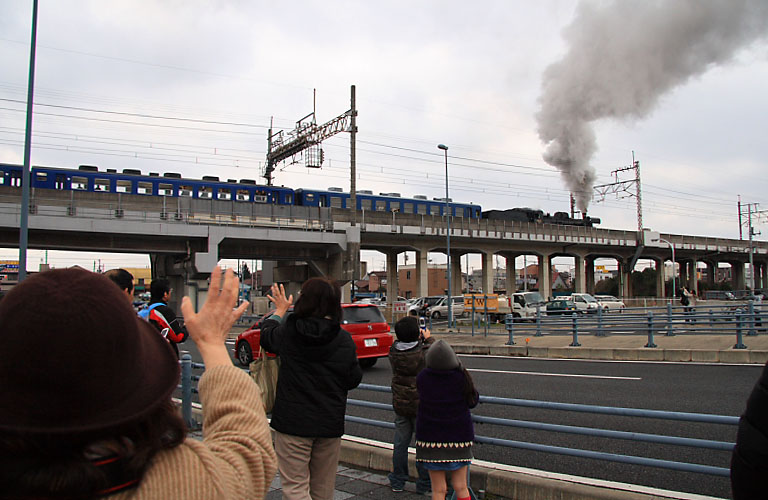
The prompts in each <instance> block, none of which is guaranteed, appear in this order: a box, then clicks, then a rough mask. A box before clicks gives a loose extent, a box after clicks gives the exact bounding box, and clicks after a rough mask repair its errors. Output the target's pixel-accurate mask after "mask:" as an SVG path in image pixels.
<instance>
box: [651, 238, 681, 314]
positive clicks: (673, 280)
mask: <svg viewBox="0 0 768 500" xmlns="http://www.w3.org/2000/svg"><path fill="white" fill-rule="evenodd" d="M651 241H662V242H664V243H666V244H667V245H669V248H671V249H672V301H673V302H674V300H675V290H676V289H675V245H673V244H672V242H671V241H667V240H665V239H664V238H657V239H654V240H651Z"/></svg>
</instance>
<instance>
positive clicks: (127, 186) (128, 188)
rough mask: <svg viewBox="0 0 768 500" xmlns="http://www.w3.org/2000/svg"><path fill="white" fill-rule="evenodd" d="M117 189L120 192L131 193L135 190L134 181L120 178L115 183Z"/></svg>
mask: <svg viewBox="0 0 768 500" xmlns="http://www.w3.org/2000/svg"><path fill="white" fill-rule="evenodd" d="M115 191H117V192H118V193H130V192H132V191H133V182H132V181H126V180H123V179H118V180H117V184H116V185H115Z"/></svg>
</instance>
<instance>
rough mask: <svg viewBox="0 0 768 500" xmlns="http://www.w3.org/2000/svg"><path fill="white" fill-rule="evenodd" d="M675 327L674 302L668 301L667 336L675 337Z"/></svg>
mask: <svg viewBox="0 0 768 500" xmlns="http://www.w3.org/2000/svg"><path fill="white" fill-rule="evenodd" d="M674 336H675V329H674V328H673V327H672V302H667V337H674Z"/></svg>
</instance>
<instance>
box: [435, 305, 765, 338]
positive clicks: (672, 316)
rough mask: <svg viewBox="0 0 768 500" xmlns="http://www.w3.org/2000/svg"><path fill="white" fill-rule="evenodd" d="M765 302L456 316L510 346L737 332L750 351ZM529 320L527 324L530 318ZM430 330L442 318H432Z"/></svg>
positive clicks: (762, 328) (458, 321)
mask: <svg viewBox="0 0 768 500" xmlns="http://www.w3.org/2000/svg"><path fill="white" fill-rule="evenodd" d="M761 309H762V306H761V304H759V303H756V302H755V301H749V302H735V303H734V304H730V305H706V306H702V307H693V306H688V307H686V306H673V305H672V303H671V302H670V303H667V305H666V307H650V308H625V309H621V310H619V311H605V310H603V309H597V310H596V311H595V312H594V313H589V314H585V313H573V314H571V315H566V314H559V315H556V316H555V315H547V314H546V312H545V310H544V309H543V308H540V309H538V310H537V314H536V316H535V317H534V318H527V319H522V318H519V317H514V316H513V315H512V314H507V315H505V317H504V322H503V324H502V325H501V326H502V327H503V329H499V328H494V325H493V321H492V320H491V318H492V316H493V315H494V314H493V312H492V311H487V310H486V311H483V310H480V311H478V312H477V313H476V311H474V309H473V311H472V312H471V314H470V318H468V319H465V320H462V319H456V320H455V325H454V326H458V327H459V331H461V327H462V323H464V325H465V326H466V325H470V326H471V330H470V332H467V333H471V335H472V336H474V335H476V332H475V327H476V326H483V327H484V331H483V332H482V333H483V335H485V336H487V335H494V334H496V335H499V334H506V335H507V337H508V341H507V345H514V344H515V335H516V334H517V335H526V336H533V337H540V336H542V335H545V333H544V332H546V335H570V336H572V337H573V341H572V343H571V344H570V345H571V346H572V347H579V346H580V345H581V344H580V343H579V340H578V339H579V334H592V335H595V336H597V337H604V336H607V335H622V334H635V335H636V334H638V333H640V334H643V335H647V336H648V343H647V344H646V345H645V347H648V348H655V347H657V345H656V343H655V342H654V336H655V335H659V334H661V335H666V336H675V335H678V334H685V335H696V334H699V335H704V334H718V335H734V336H735V337H736V343H735V344H734V346H733V347H734V348H735V349H746V348H747V346H746V345H745V344H744V337H745V336H747V337H751V336H756V335H758V333H759V332H766V331H768V323H764V321H768V318H763V316H764V315H763V313H762V310H761ZM526 321H527V322H526ZM429 322H430V323H429V326H430V329H431V328H434V327H435V326H438V325H440V324H441V323H442V324H445V325H447V320H446V321H443V322H438V321H433V320H432V319H431V318H430V320H429Z"/></svg>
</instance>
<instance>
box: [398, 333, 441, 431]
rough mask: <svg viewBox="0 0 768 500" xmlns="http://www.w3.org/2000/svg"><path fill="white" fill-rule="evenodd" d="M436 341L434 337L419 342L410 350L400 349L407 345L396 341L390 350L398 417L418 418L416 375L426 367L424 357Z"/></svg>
mask: <svg viewBox="0 0 768 500" xmlns="http://www.w3.org/2000/svg"><path fill="white" fill-rule="evenodd" d="M434 341H435V339H434V337H429V338H428V339H426V340H419V341H418V342H417V343H416V345H415V346H413V347H411V348H410V349H399V348H398V347H402V346H404V345H405V344H404V343H402V342H400V341H396V342H395V343H394V344H392V347H390V349H389V364H390V365H391V366H392V406H394V408H395V413H397V414H398V415H402V416H404V417H413V418H415V417H416V411H417V410H418V408H419V392H418V391H417V390H416V375H418V374H419V372H420V371H421V370H423V369H424V367H425V366H426V362H425V361H424V355H425V354H426V352H427V349H428V348H429V346H430V345H432V343H433V342H434Z"/></svg>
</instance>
